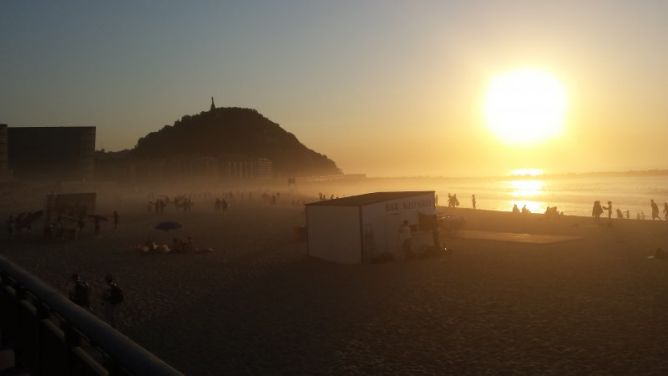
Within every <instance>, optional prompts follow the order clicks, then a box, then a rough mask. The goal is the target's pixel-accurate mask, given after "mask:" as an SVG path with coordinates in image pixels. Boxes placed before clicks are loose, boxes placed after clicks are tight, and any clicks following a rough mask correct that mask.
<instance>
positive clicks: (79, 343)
mask: <svg viewBox="0 0 668 376" xmlns="http://www.w3.org/2000/svg"><path fill="white" fill-rule="evenodd" d="M0 277H1V279H0V335H1V337H2V343H1V345H2V346H3V347H10V348H12V349H13V350H14V353H15V363H16V366H17V368H19V369H22V370H26V371H28V372H30V374H33V375H47V374H48V375H181V374H182V373H180V372H179V371H177V370H176V369H174V368H172V367H171V366H169V365H168V364H167V363H165V362H164V361H162V360H161V359H159V358H158V357H156V356H155V355H153V354H152V353H150V352H149V351H147V350H146V349H144V348H143V347H141V346H139V345H138V344H136V343H135V342H133V341H132V340H131V339H129V338H128V337H126V336H124V335H123V334H121V333H120V332H118V331H117V330H115V329H114V328H112V327H111V326H109V325H108V324H107V323H105V322H103V321H102V320H100V319H98V318H97V317H95V316H94V315H93V314H92V313H90V312H88V311H87V310H85V309H83V308H81V307H79V306H77V305H76V304H74V303H72V302H71V301H69V300H68V299H67V298H65V297H64V296H63V295H62V294H61V293H59V292H58V291H56V290H55V289H53V288H52V287H50V286H48V285H46V284H45V283H44V282H42V281H41V280H40V279H38V278H37V277H35V276H33V275H32V274H30V273H28V272H26V271H25V270H23V269H22V268H20V267H18V266H17V265H16V264H14V263H12V262H11V261H9V260H7V259H6V258H4V257H2V256H0Z"/></svg>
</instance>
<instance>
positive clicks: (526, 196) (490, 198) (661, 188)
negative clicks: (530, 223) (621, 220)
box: [434, 176, 668, 218]
mask: <svg viewBox="0 0 668 376" xmlns="http://www.w3.org/2000/svg"><path fill="white" fill-rule="evenodd" d="M434 189H435V190H436V192H437V194H438V195H439V205H447V200H448V193H453V194H454V193H456V194H457V198H458V199H459V202H460V204H461V207H471V195H472V194H475V195H476V201H477V207H478V208H479V209H489V210H502V211H508V210H511V209H512V207H513V204H517V205H518V207H520V208H521V207H522V206H523V205H526V206H527V208H528V209H529V210H531V211H532V212H539V213H542V212H544V211H545V209H546V208H547V206H557V207H558V209H559V211H563V212H564V213H565V214H568V215H580V216H590V215H591V211H592V206H593V203H594V201H595V200H599V201H601V204H602V205H604V206H606V205H607V202H608V201H612V206H613V216H616V213H615V211H616V210H617V209H620V210H622V211H623V212H626V211H627V210H628V211H629V213H630V217H631V218H636V216H637V214H639V213H641V212H644V214H645V216H646V217H647V218H650V217H651V206H650V200H651V199H654V201H656V203H657V204H658V205H659V209H660V211H661V216H662V217H663V205H664V203H665V202H667V201H668V176H574V177H546V178H542V177H522V178H512V177H509V178H499V179H470V180H466V179H452V180H448V181H443V182H442V185H441V184H438V186H436V187H435V188H434Z"/></svg>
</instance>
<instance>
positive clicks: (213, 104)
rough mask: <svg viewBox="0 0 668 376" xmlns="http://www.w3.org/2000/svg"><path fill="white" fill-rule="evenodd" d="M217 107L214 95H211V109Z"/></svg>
mask: <svg viewBox="0 0 668 376" xmlns="http://www.w3.org/2000/svg"><path fill="white" fill-rule="evenodd" d="M215 109H216V104H215V103H213V97H211V109H210V111H213V110H215Z"/></svg>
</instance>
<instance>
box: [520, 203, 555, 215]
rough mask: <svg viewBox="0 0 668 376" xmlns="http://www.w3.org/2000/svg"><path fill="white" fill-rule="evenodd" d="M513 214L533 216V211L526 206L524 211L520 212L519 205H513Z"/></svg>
mask: <svg viewBox="0 0 668 376" xmlns="http://www.w3.org/2000/svg"><path fill="white" fill-rule="evenodd" d="M555 209H556V208H555ZM513 214H531V210H529V208H527V206H526V204H524V205H522V210H520V208H519V207H518V206H517V204H513Z"/></svg>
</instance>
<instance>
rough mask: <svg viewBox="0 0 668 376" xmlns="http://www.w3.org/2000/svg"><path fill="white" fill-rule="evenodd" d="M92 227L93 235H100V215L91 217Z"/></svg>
mask: <svg viewBox="0 0 668 376" xmlns="http://www.w3.org/2000/svg"><path fill="white" fill-rule="evenodd" d="M93 228H94V229H95V236H100V228H101V224H100V217H97V216H96V217H95V218H93Z"/></svg>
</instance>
